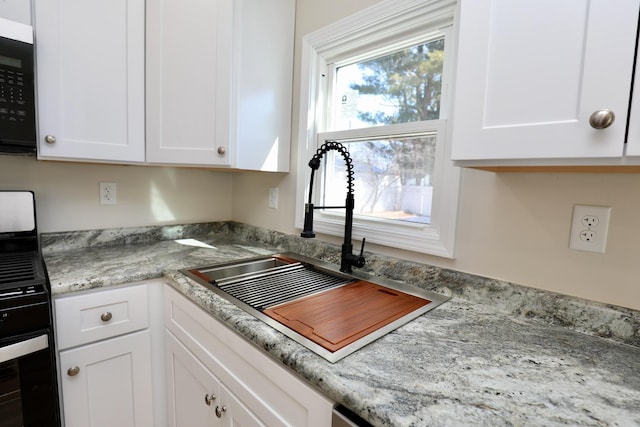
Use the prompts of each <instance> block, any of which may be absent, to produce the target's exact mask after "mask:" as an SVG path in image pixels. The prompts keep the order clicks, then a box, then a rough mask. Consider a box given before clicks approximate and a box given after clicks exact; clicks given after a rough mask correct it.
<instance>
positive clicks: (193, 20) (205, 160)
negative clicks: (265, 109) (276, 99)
mask: <svg viewBox="0 0 640 427" xmlns="http://www.w3.org/2000/svg"><path fill="white" fill-rule="evenodd" d="M232 21H233V5H232V2H231V0H152V1H149V2H148V4H147V33H148V38H147V101H148V102H147V161H148V162H150V163H166V164H190V165H209V166H213V165H221V166H224V165H229V164H230V160H229V159H230V152H229V130H230V127H231V122H230V119H229V117H230V109H231V95H230V94H231V82H232V80H231V66H232V61H231V58H232V53H231V52H232V47H233V43H232V36H231V31H232V23H233V22H232Z"/></svg>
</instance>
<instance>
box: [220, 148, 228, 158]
mask: <svg viewBox="0 0 640 427" xmlns="http://www.w3.org/2000/svg"><path fill="white" fill-rule="evenodd" d="M226 152H227V150H226V149H225V148H224V147H218V154H220V155H221V156H223V155H224V153H226Z"/></svg>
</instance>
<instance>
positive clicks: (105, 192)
mask: <svg viewBox="0 0 640 427" xmlns="http://www.w3.org/2000/svg"><path fill="white" fill-rule="evenodd" d="M117 203H118V198H117V193H116V183H115V182H101V183H100V204H101V205H115V204H117Z"/></svg>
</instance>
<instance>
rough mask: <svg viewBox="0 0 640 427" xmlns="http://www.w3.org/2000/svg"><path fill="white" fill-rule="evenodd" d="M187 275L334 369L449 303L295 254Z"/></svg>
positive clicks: (443, 298)
mask: <svg viewBox="0 0 640 427" xmlns="http://www.w3.org/2000/svg"><path fill="white" fill-rule="evenodd" d="M181 272H182V273H183V274H185V275H187V276H188V277H190V278H191V279H193V280H195V281H196V282H198V283H199V284H201V285H203V286H205V287H206V288H208V289H210V290H212V291H213V292H215V293H216V294H218V295H219V296H221V297H222V298H225V299H226V300H228V301H230V302H232V303H233V304H235V305H237V306H238V307H240V308H242V309H244V310H245V311H246V312H248V313H250V314H251V315H253V316H255V317H257V318H258V319H260V320H262V321H263V322H265V323H267V324H268V325H270V326H272V327H274V328H275V329H277V330H278V331H280V332H282V333H283V334H285V335H287V336H288V337H289V338H291V339H293V340H295V341H296V342H298V343H300V344H302V345H304V346H306V347H307V348H309V349H310V350H312V351H313V352H315V353H316V354H318V355H320V356H322V357H324V358H325V359H326V360H328V361H330V362H336V361H338V360H340V359H342V358H344V357H346V356H347V355H349V354H351V353H353V352H354V351H356V350H358V349H360V348H362V347H364V346H365V345H367V344H369V343H371V342H372V341H374V340H376V339H378V338H380V337H382V336H384V335H385V334H387V333H389V332H391V331H393V330H395V329H397V328H398V327H400V326H401V325H403V324H405V323H407V322H409V321H411V320H413V319H415V318H416V317H418V316H421V315H422V314H424V313H426V312H427V311H429V310H432V309H434V308H435V307H437V306H438V305H440V304H442V303H444V302H445V301H446V300H447V299H448V297H446V296H443V295H440V294H436V293H433V292H430V291H426V290H423V289H420V288H416V287H413V286H408V285H405V284H402V283H398V282H393V281H387V280H382V279H380V278H377V277H375V278H374V277H372V276H369V275H366V274H363V273H360V272H358V273H351V274H346V273H342V272H340V271H338V270H337V269H336V268H335V267H334V266H332V265H331V264H328V263H325V262H322V261H319V260H315V259H312V258H307V257H304V256H302V255H298V254H293V253H283V254H276V255H269V256H262V257H257V258H250V259H245V260H240V261H234V262H228V263H221V264H215V265H208V266H201V267H194V268H189V269H184V270H181Z"/></svg>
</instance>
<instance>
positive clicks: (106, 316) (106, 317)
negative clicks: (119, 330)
mask: <svg viewBox="0 0 640 427" xmlns="http://www.w3.org/2000/svg"><path fill="white" fill-rule="evenodd" d="M112 317H113V315H112V314H111V312H110V311H107V312H106V313H102V315H100V320H102V321H103V322H108V321H109V320H111V318H112Z"/></svg>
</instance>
